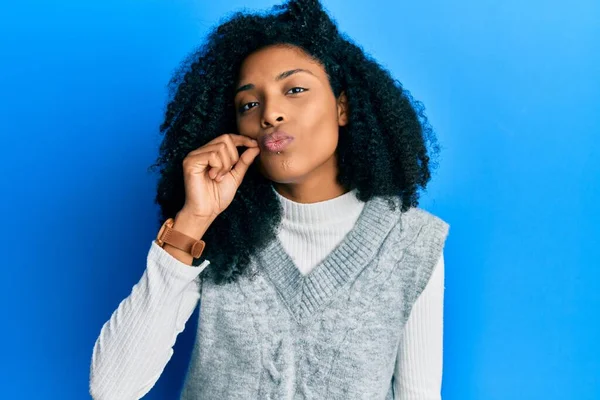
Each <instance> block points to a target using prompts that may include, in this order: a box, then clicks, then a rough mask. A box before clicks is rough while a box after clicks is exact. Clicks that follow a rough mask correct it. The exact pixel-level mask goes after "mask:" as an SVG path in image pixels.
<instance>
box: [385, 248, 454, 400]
mask: <svg viewBox="0 0 600 400" xmlns="http://www.w3.org/2000/svg"><path fill="white" fill-rule="evenodd" d="M443 312H444V255H443V254H442V255H441V256H440V258H439V260H438V262H437V264H436V266H435V268H434V270H433V272H432V273H431V277H430V279H429V282H427V286H426V287H425V289H424V290H423V292H422V293H421V295H420V296H419V297H418V298H417V300H416V302H415V304H414V305H413V308H412V311H411V314H410V316H409V318H408V321H407V322H406V325H405V327H404V329H405V331H404V334H403V335H402V339H401V341H400V345H399V347H398V357H397V359H396V367H395V372H394V393H395V398H396V399H400V400H440V399H441V398H442V397H441V396H442V395H441V388H442V362H443V360H442V359H443V357H442V349H443V326H444V323H443Z"/></svg>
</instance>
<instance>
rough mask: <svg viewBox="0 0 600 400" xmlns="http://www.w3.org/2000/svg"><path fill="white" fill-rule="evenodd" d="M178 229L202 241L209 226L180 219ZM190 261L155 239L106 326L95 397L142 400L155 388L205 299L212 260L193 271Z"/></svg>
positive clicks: (97, 348)
mask: <svg viewBox="0 0 600 400" xmlns="http://www.w3.org/2000/svg"><path fill="white" fill-rule="evenodd" d="M177 222H179V224H178V223H177ZM174 228H176V229H178V230H180V231H182V232H184V233H186V234H188V235H190V236H194V237H201V236H202V234H203V233H204V232H205V231H206V229H207V226H206V225H203V224H200V223H198V221H191V220H189V219H187V218H185V219H184V218H181V219H176V222H175V225H174ZM191 260H192V257H191V256H190V255H187V254H185V253H184V252H181V251H180V250H178V249H175V248H174V247H171V246H168V245H165V248H162V247H160V246H159V245H158V244H156V242H155V241H152V244H151V247H150V250H149V252H148V256H147V264H146V269H145V270H144V273H143V275H142V277H141V279H140V281H139V282H138V283H137V284H135V285H134V286H133V288H132V290H131V293H130V294H129V296H128V297H127V298H125V299H124V300H122V301H121V303H120V304H119V306H118V308H117V309H116V310H115V311H114V312H113V314H112V315H111V317H110V319H109V320H108V321H107V322H105V324H104V325H103V326H102V329H101V331H100V335H99V337H98V339H97V340H96V343H95V345H94V349H93V353H92V361H91V366H90V375H89V378H90V387H89V390H90V394H91V395H92V398H94V399H95V400H104V399H110V400H120V399H123V400H130V399H139V398H141V397H142V396H144V395H145V394H146V393H148V392H149V391H150V389H151V388H152V387H153V386H154V384H155V383H156V381H157V380H158V378H159V377H160V375H161V374H162V371H163V370H164V368H165V366H166V364H167V363H168V361H169V360H170V359H171V356H172V355H173V346H174V345H175V340H176V338H177V335H178V334H179V333H181V332H182V331H183V329H184V327H185V323H186V322H187V321H188V319H189V318H190V316H191V315H192V313H193V311H194V309H195V308H196V306H197V304H198V301H199V299H200V290H201V287H200V280H199V275H200V273H201V272H202V271H203V270H204V269H205V268H206V267H207V266H208V265H209V264H210V262H209V261H208V260H205V261H204V262H203V263H202V264H201V265H199V266H198V267H192V266H191Z"/></svg>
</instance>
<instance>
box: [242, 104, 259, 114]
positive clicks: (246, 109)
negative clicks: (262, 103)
mask: <svg viewBox="0 0 600 400" xmlns="http://www.w3.org/2000/svg"><path fill="white" fill-rule="evenodd" d="M250 104H258V103H257V102H256V101H252V102H250V103H246V104H243V105H242V106H241V107H240V108H238V111H239V112H240V113H244V112H246V111H248V110H249V109H250V108H246V106H247V105H250Z"/></svg>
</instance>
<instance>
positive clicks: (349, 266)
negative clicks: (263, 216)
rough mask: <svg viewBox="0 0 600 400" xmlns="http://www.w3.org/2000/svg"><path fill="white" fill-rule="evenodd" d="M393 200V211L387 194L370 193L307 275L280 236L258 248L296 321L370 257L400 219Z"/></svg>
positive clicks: (319, 304) (263, 264)
mask: <svg viewBox="0 0 600 400" xmlns="http://www.w3.org/2000/svg"><path fill="white" fill-rule="evenodd" d="M394 200H395V202H396V212H391V211H390V210H389V208H388V207H389V206H388V200H387V198H383V197H373V198H372V199H370V200H368V201H367V202H366V203H365V206H364V207H363V210H362V211H361V213H360V215H359V217H358V219H357V221H356V223H355V224H354V226H353V227H352V229H351V230H350V231H349V232H348V233H347V234H346V235H345V236H344V238H343V239H342V241H341V242H340V243H339V244H338V245H337V246H336V247H335V248H334V249H333V250H332V251H331V252H330V253H329V254H328V255H327V256H326V257H325V258H324V259H323V260H322V261H321V262H319V263H318V264H317V265H316V266H315V267H314V268H313V269H312V270H311V271H310V272H309V273H308V274H307V275H302V273H301V272H300V270H299V269H298V267H297V265H296V263H295V262H294V260H293V259H292V258H291V256H290V255H289V254H288V253H287V252H286V251H285V249H284V247H283V245H282V243H281V241H280V240H279V237H275V238H274V239H273V240H272V241H271V242H270V243H269V244H268V245H267V247H266V248H265V249H264V250H263V251H261V252H260V254H259V257H258V260H259V266H260V268H261V269H262V270H263V271H264V272H265V273H266V275H267V276H268V278H269V279H270V280H271V281H272V282H273V284H274V285H275V287H276V289H277V291H278V292H279V294H280V295H281V297H282V299H283V301H284V302H285V303H286V305H287V307H288V309H289V311H290V313H291V314H292V316H293V317H294V318H295V319H296V320H297V321H298V322H300V321H302V320H304V319H305V318H306V317H309V316H310V315H312V314H314V313H316V312H319V311H320V310H321V309H322V306H323V305H324V304H325V303H326V302H327V301H328V300H330V299H331V298H332V297H333V296H334V294H335V293H336V292H337V291H338V290H339V289H340V288H341V287H342V286H344V284H346V283H347V282H349V281H352V280H353V279H354V278H355V277H356V276H357V275H358V274H359V273H360V271H362V269H363V268H364V266H365V265H367V264H368V263H369V261H371V260H372V259H373V257H374V256H375V254H376V253H377V251H378V250H379V247H380V245H381V243H382V242H383V240H384V239H385V237H386V236H387V235H388V233H389V232H390V230H391V229H392V227H393V226H394V224H395V222H397V221H398V220H399V216H400V211H399V206H400V203H399V198H394Z"/></svg>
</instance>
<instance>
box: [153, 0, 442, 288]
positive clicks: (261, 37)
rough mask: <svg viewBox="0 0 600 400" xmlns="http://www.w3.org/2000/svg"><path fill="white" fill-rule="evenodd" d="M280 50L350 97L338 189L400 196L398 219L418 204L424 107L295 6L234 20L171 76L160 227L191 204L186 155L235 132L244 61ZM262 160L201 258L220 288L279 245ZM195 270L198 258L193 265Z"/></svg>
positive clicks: (425, 172)
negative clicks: (300, 58)
mask: <svg viewBox="0 0 600 400" xmlns="http://www.w3.org/2000/svg"><path fill="white" fill-rule="evenodd" d="M277 44H279V45H290V46H295V47H298V48H300V49H302V50H303V51H304V52H305V53H306V54H307V55H308V56H310V57H312V58H313V59H314V60H316V61H318V62H319V63H320V64H321V65H322V66H323V67H324V69H325V71H326V73H327V75H328V78H329V83H330V85H331V89H332V91H333V93H334V95H335V97H336V98H337V97H338V96H339V95H340V94H341V93H342V91H344V92H345V93H346V95H347V99H348V107H349V120H348V124H347V125H346V126H342V127H340V128H339V129H340V131H339V140H338V147H337V149H336V153H337V160H338V175H337V180H338V182H339V184H340V185H342V187H344V188H346V189H347V190H353V189H356V195H357V197H358V198H359V199H360V200H361V201H368V200H369V199H371V198H373V197H374V196H384V197H388V198H390V197H392V196H394V197H399V199H400V207H401V212H405V211H407V210H408V209H409V208H410V207H416V206H417V205H418V200H419V194H418V190H419V187H420V188H422V189H423V190H424V189H425V186H426V185H427V182H428V181H429V180H430V177H431V169H432V168H433V167H435V162H434V157H436V156H437V154H438V153H439V146H438V145H437V140H436V138H435V135H434V133H433V131H432V129H431V126H430V124H429V123H428V120H427V118H426V116H425V114H424V107H423V104H422V103H421V102H419V101H415V100H413V98H412V96H411V95H410V93H409V92H408V91H407V90H406V89H404V88H403V87H402V84H401V83H400V82H399V81H397V80H395V79H394V78H392V76H391V74H390V72H389V71H388V70H386V69H385V68H384V67H382V66H381V65H379V64H378V63H377V62H376V61H374V60H373V59H372V58H371V57H370V56H368V55H366V54H365V52H364V51H363V50H362V49H361V48H360V47H359V46H358V45H356V44H354V43H353V42H352V41H351V40H350V39H349V38H347V36H346V35H345V34H342V33H340V32H339V31H338V28H337V25H336V23H335V21H334V20H332V19H331V17H330V16H329V15H328V13H327V12H326V11H325V10H324V9H323V7H322V5H321V4H320V2H319V1H318V0H290V1H288V2H287V3H284V4H282V5H276V6H274V7H273V8H272V10H269V11H268V12H258V13H256V12H255V13H248V12H244V11H237V12H235V13H233V15H232V16H230V17H229V18H228V19H227V20H226V21H224V22H222V23H221V24H220V25H218V26H217V27H216V28H213V29H212V30H211V31H210V33H209V35H208V38H207V40H206V42H205V43H204V44H202V45H201V46H200V47H198V48H197V49H195V50H194V51H193V52H192V53H191V54H190V55H189V56H188V57H187V58H186V59H185V60H184V61H183V62H182V63H181V65H180V66H179V68H178V69H177V70H176V72H175V73H174V74H173V77H172V78H171V80H170V82H169V85H168V87H169V101H168V105H167V108H166V111H165V119H164V122H163V123H162V124H161V126H160V131H161V133H164V138H163V141H162V143H161V146H160V155H159V157H158V158H157V160H156V162H155V164H153V165H152V166H150V170H155V169H156V168H157V167H158V168H160V178H159V182H158V187H157V194H156V199H155V202H156V203H157V204H158V205H159V206H160V208H161V210H160V213H161V216H160V217H159V225H160V224H162V223H163V222H164V221H165V220H166V219H167V218H169V217H174V216H175V214H176V213H177V212H178V211H179V210H180V209H181V208H182V207H183V205H184V203H185V188H184V181H183V165H182V163H183V159H184V158H185V157H186V155H187V154H188V153H189V152H190V151H192V150H195V149H197V148H198V147H201V146H203V145H204V144H206V143H207V142H209V141H211V140H213V139H214V138H216V137H217V136H220V135H222V134H223V133H237V132H238V130H237V126H236V115H235V112H236V110H235V107H234V101H233V99H234V91H235V84H236V81H237V78H238V73H239V69H240V67H241V64H242V62H243V60H244V59H245V58H246V57H247V56H248V55H249V54H251V53H253V52H255V51H257V50H259V49H261V48H264V47H266V46H270V45H277ZM256 160H258V158H257V159H255V162H254V163H253V164H252V165H251V166H250V168H249V170H248V172H247V173H246V175H245V177H244V180H243V182H242V184H241V186H240V187H239V188H238V191H237V192H236V195H235V197H234V199H233V201H232V203H231V204H230V206H229V207H228V208H227V209H226V210H225V211H223V212H222V213H221V214H220V215H219V216H218V217H217V219H216V220H215V221H214V222H213V223H212V224H211V226H210V227H209V229H208V231H207V232H206V233H205V234H204V237H203V240H205V241H206V243H207V246H206V249H205V252H204V254H203V256H202V257H203V258H205V259H208V260H210V261H211V267H212V268H211V269H212V270H213V271H212V273H211V275H213V276H214V280H215V282H216V283H219V284H222V283H227V282H233V281H235V280H236V279H237V276H239V275H240V274H241V273H243V272H244V270H245V269H246V267H247V266H248V264H249V262H250V258H251V256H252V255H253V254H255V253H256V252H258V251H260V249H262V248H263V247H265V246H266V245H267V244H268V243H269V242H270V241H271V240H272V239H274V238H275V236H276V232H277V231H276V227H277V225H278V224H279V223H280V221H281V212H282V208H281V204H280V202H279V200H278V199H277V197H276V194H275V193H274V192H273V190H272V189H271V185H272V182H271V181H269V180H268V179H266V178H265V177H264V176H262V175H261V174H260V173H259V170H258V167H257V166H256ZM390 204H391V205H390V207H393V204H392V203H390ZM273 210H277V211H275V212H274V211H273ZM199 263H200V260H199V259H194V261H193V265H198V264H199Z"/></svg>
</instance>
